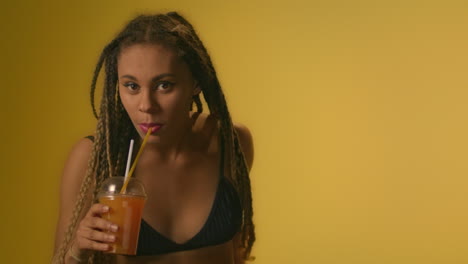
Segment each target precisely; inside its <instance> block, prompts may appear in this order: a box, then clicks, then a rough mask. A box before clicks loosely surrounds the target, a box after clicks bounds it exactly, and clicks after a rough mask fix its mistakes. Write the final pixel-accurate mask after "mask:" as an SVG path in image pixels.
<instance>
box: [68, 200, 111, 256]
mask: <svg viewBox="0 0 468 264" xmlns="http://www.w3.org/2000/svg"><path fill="white" fill-rule="evenodd" d="M108 211H109V207H108V206H106V205H103V204H94V205H92V206H91V208H90V209H89V210H88V212H87V213H86V215H85V217H84V218H83V219H82V220H81V222H80V224H79V225H78V229H77V230H76V235H75V240H74V242H73V245H72V247H71V248H70V256H71V257H72V258H74V259H75V260H79V259H83V257H84V256H85V255H86V254H87V253H89V251H90V250H95V251H108V250H110V249H111V246H110V245H109V244H107V243H112V242H114V241H115V235H114V234H113V233H115V232H116V231H117V229H118V226H117V225H115V224H113V223H111V222H109V221H107V220H105V219H102V218H101V215H102V214H104V213H107V212H108ZM108 231H110V232H109V233H107V232H108Z"/></svg>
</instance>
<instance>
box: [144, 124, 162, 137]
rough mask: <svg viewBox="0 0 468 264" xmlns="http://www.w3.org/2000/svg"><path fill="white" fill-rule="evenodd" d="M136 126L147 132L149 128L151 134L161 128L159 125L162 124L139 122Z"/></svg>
mask: <svg viewBox="0 0 468 264" xmlns="http://www.w3.org/2000/svg"><path fill="white" fill-rule="evenodd" d="M138 126H139V127H140V129H141V131H143V133H145V134H146V133H147V132H148V130H149V129H150V128H151V134H154V133H156V132H158V130H159V129H161V127H162V126H163V124H158V123H140V124H138Z"/></svg>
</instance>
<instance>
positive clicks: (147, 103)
mask: <svg viewBox="0 0 468 264" xmlns="http://www.w3.org/2000/svg"><path fill="white" fill-rule="evenodd" d="M154 96H155V95H154V94H152V93H151V90H150V89H143V91H142V92H141V93H140V104H139V105H138V110H139V111H140V112H143V113H150V114H152V113H155V112H156V111H158V109H159V105H158V102H157V100H156V98H155V97H154Z"/></svg>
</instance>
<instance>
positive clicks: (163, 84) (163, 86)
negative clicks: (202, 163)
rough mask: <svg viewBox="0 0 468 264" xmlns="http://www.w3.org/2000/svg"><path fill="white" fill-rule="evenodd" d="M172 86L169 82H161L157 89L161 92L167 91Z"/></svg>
mask: <svg viewBox="0 0 468 264" xmlns="http://www.w3.org/2000/svg"><path fill="white" fill-rule="evenodd" d="M173 85H174V83H171V82H161V83H159V84H158V86H157V89H158V90H161V91H167V90H169V89H170V88H172V86H173Z"/></svg>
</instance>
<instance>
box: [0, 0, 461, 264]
mask: <svg viewBox="0 0 468 264" xmlns="http://www.w3.org/2000/svg"><path fill="white" fill-rule="evenodd" d="M221 2H223V1H211V2H210V1H205V0H203V1H201V0H198V1H149V0H148V1H128V2H126V1H115V0H114V1H90V0H86V1H49V2H45V1H29V2H24V1H17V2H14V3H13V1H9V2H8V6H6V7H5V3H4V4H2V9H1V11H0V12H1V16H0V17H1V21H0V22H1V23H0V24H1V26H0V28H1V41H0V42H1V44H0V45H1V46H0V48H1V51H2V55H1V57H2V59H1V64H2V68H1V72H2V77H1V81H0V83H1V88H0V89H1V104H0V105H1V106H0V107H1V118H2V124H3V125H2V129H1V130H2V132H1V140H2V141H3V142H2V144H1V145H2V151H1V155H2V157H1V161H2V164H1V168H2V169H1V171H2V173H1V174H2V176H1V181H2V184H1V189H2V190H3V192H4V198H3V199H1V206H2V211H3V213H2V218H1V220H0V221H1V224H0V226H1V230H0V233H1V234H2V238H1V239H0V243H1V244H0V252H1V254H0V262H2V263H47V262H48V261H49V259H50V257H51V250H52V244H53V234H54V227H55V221H56V217H57V207H58V179H59V175H60V171H61V168H62V166H63V162H64V159H65V157H66V154H67V152H68V151H69V149H70V147H71V146H72V144H73V143H74V142H75V141H76V140H77V139H78V138H80V137H82V136H84V135H87V134H88V133H90V132H91V131H92V129H93V128H94V119H93V118H92V115H91V111H90V107H89V103H88V86H89V83H90V79H91V74H92V71H93V67H94V64H95V62H96V60H97V56H98V54H99V52H100V51H101V48H102V47H103V45H104V44H105V43H106V42H107V41H108V40H110V39H111V38H112V36H113V35H114V34H115V33H116V32H117V30H118V29H120V27H121V26H122V25H123V24H124V23H125V22H126V21H127V20H128V19H130V18H131V17H133V16H134V15H135V14H137V13H138V12H140V11H158V10H162V11H168V10H178V11H180V12H181V13H182V14H185V15H186V16H187V17H188V19H189V20H190V21H192V22H193V24H194V25H195V26H196V28H197V29H198V31H199V32H200V35H201V38H202V39H203V40H204V42H205V44H206V46H207V47H208V49H209V51H210V52H211V55H212V57H213V60H214V63H215V66H216V67H217V70H218V72H219V76H220V79H221V82H222V84H223V86H224V88H225V90H226V93H227V97H228V101H229V104H230V107H231V111H232V113H233V116H234V118H235V120H237V121H240V122H243V123H245V124H246V125H248V126H249V127H250V128H251V130H252V132H253V134H254V138H255V147H256V157H255V164H254V168H253V171H252V181H253V192H254V199H255V204H254V206H255V220H256V225H257V236H258V240H257V244H256V247H255V250H254V253H255V255H256V256H257V261H256V263H258V264H270V263H320V264H328V263H330V264H331V263H333V264H335V263H336V264H342V263H343V264H348V263H353V264H354V263H356V264H367V263H368V264H375V263H379V264H380V263H392V264H393V263H394V264H397V263H398V264H412V263H421V264H429V263H444V264H445V263H467V262H468V254H467V252H468V251H467V250H468V243H467V237H468V227H467V226H468V225H467V223H468V206H467V204H468V192H467V189H468V177H467V173H468V162H467V161H468V140H467V135H468V122H467V117H468V104H467V98H468V90H467V85H468V78H467V74H466V72H467V71H468V64H467V62H468V37H467V36H468V34H467V29H468V16H467V11H468V3H467V2H466V1H437V2H440V3H437V4H436V3H433V2H431V1H425V0H421V1H414V0H413V1H394V0H392V1H390V0H389V1H372V0H368V1H347V0H332V1H325V0H322V1H313V0H312V1H305V0H304V1H298V0H289V1H278V2H274V3H272V2H270V1H263V2H262V1H248V0H244V1H240V2H239V3H237V2H238V1H229V2H232V3H228V4H226V3H221ZM226 2H227V1H226ZM233 2H236V3H233ZM442 3H443V4H442Z"/></svg>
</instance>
